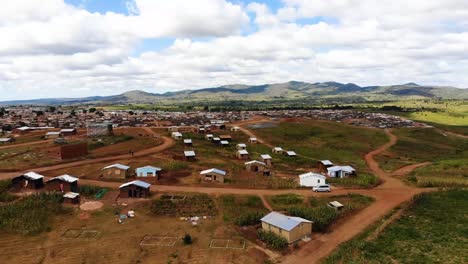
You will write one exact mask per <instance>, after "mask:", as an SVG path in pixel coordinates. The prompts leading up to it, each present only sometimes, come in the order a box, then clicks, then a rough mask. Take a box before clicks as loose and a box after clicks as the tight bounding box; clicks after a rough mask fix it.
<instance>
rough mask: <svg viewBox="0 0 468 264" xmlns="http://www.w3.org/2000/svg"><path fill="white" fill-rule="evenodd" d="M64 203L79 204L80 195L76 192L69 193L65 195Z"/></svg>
mask: <svg viewBox="0 0 468 264" xmlns="http://www.w3.org/2000/svg"><path fill="white" fill-rule="evenodd" d="M63 202H64V203H67V204H79V203H80V194H79V193H76V192H67V193H65V194H64V195H63Z"/></svg>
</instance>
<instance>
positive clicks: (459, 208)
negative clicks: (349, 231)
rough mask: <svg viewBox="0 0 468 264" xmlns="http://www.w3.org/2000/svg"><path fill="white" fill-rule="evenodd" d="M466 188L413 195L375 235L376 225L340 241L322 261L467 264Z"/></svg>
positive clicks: (467, 205)
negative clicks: (348, 239) (390, 221)
mask: <svg viewBox="0 0 468 264" xmlns="http://www.w3.org/2000/svg"><path fill="white" fill-rule="evenodd" d="M466 201H468V191H467V190H449V191H444V192H437V193H427V194H422V195H419V196H417V197H416V198H415V199H414V202H413V203H412V204H411V206H410V207H409V208H407V209H405V210H404V211H403V215H402V216H401V217H400V218H399V219H398V220H396V221H395V222H394V223H391V224H390V225H389V226H387V227H386V229H384V230H383V232H381V233H380V234H379V235H378V236H377V237H376V238H374V239H370V238H369V236H370V235H372V234H375V232H374V231H375V229H376V228H377V227H378V226H379V224H376V225H374V226H373V227H371V228H369V229H368V230H367V231H365V232H364V233H362V234H361V235H359V236H358V237H356V238H354V239H352V240H350V241H348V242H346V243H344V244H342V245H341V246H340V247H339V248H338V249H337V250H336V251H335V252H334V253H333V254H332V255H330V256H329V257H328V258H327V259H326V260H325V261H324V263H327V264H332V263H369V264H370V263H379V264H380V263H388V264H391V263H421V264H429V263H467V262H468V252H467V251H466V244H467V240H466V238H467V215H468V203H467V202H466Z"/></svg>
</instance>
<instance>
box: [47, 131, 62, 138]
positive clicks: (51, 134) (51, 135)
mask: <svg viewBox="0 0 468 264" xmlns="http://www.w3.org/2000/svg"><path fill="white" fill-rule="evenodd" d="M61 136H62V133H60V132H58V131H51V132H47V133H46V134H45V135H44V138H46V139H56V138H59V137H61Z"/></svg>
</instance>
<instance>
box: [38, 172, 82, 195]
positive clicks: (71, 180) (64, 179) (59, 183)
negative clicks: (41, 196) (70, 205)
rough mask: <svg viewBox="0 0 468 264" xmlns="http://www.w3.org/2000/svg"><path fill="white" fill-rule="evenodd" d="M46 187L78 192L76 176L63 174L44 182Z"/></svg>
mask: <svg viewBox="0 0 468 264" xmlns="http://www.w3.org/2000/svg"><path fill="white" fill-rule="evenodd" d="M46 189H47V190H49V191H59V192H78V178H76V177H73V176H70V175H68V174H64V175H61V176H57V177H55V178H52V179H50V180H48V181H47V182H46Z"/></svg>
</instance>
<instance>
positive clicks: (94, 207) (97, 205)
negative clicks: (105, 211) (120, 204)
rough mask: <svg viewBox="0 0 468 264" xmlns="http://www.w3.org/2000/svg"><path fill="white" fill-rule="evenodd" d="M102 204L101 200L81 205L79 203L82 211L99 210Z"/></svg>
mask: <svg viewBox="0 0 468 264" xmlns="http://www.w3.org/2000/svg"><path fill="white" fill-rule="evenodd" d="M102 206H104V204H103V203H102V202H98V201H95V202H85V203H83V204H82V205H80V209H81V210H83V211H94V210H99V209H101V208H102Z"/></svg>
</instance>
